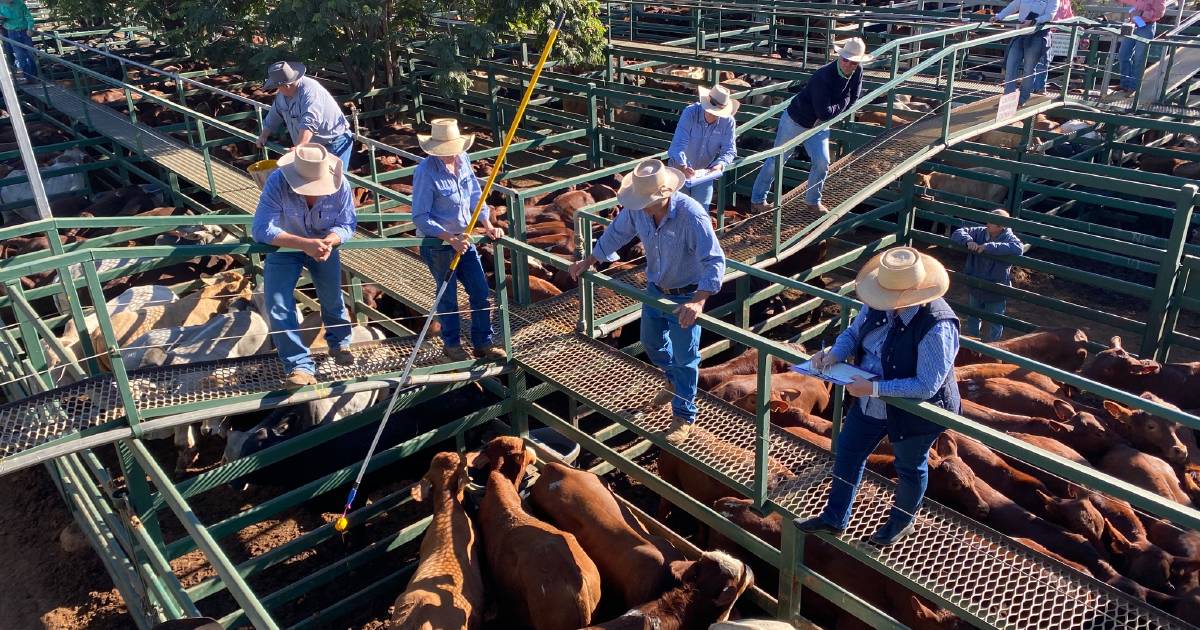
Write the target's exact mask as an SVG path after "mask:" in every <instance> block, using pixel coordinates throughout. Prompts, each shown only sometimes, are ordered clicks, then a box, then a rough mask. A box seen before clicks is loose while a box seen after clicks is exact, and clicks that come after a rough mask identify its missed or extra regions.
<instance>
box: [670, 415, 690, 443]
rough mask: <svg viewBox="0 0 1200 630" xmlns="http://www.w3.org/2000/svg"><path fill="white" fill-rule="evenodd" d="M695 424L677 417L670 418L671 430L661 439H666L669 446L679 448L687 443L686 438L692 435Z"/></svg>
mask: <svg viewBox="0 0 1200 630" xmlns="http://www.w3.org/2000/svg"><path fill="white" fill-rule="evenodd" d="M694 427H695V424H694V423H692V422H688V421H687V420H684V419H683V418H680V417H679V416H675V417H672V418H671V428H670V429H667V430H666V431H665V432H664V435H663V437H664V438H666V440H667V444H670V445H671V446H679V445H680V444H683V443H684V442H686V441H687V439H688V436H690V435H691V434H692V429H693V428H694Z"/></svg>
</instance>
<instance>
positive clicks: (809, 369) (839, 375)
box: [792, 361, 875, 385]
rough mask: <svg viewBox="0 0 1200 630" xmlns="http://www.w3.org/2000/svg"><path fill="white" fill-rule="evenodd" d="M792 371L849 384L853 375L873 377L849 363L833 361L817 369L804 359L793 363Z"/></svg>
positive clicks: (865, 377)
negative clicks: (798, 363)
mask: <svg viewBox="0 0 1200 630" xmlns="http://www.w3.org/2000/svg"><path fill="white" fill-rule="evenodd" d="M792 371H794V372H799V373H801V374H807V375H808V376H812V377H814V378H819V379H821V380H823V381H828V382H830V383H834V384H836V385H849V384H850V383H851V382H853V381H854V377H855V376H860V377H862V378H863V379H865V380H868V381H871V380H874V379H875V375H874V374H872V373H870V372H868V371H866V370H860V369H858V368H856V367H854V366H853V365H850V364H849V363H834V364H833V365H831V366H830V367H828V368H825V369H824V370H818V369H816V368H814V367H813V366H812V361H805V362H804V363H801V364H800V365H793V366H792Z"/></svg>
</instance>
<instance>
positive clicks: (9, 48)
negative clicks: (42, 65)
mask: <svg viewBox="0 0 1200 630" xmlns="http://www.w3.org/2000/svg"><path fill="white" fill-rule="evenodd" d="M0 25H2V26H3V27H4V33H3V34H4V36H5V37H7V38H9V39H11V40H13V41H14V42H16V43H18V44H24V45H26V46H33V30H34V23H33V14H32V13H30V12H29V7H27V6H25V0H0ZM4 53H5V54H7V55H8V56H9V57H11V58H12V60H13V65H14V66H16V69H17V76H16V77H14V78H15V79H16V80H17V81H19V82H25V81H30V80H32V79H33V77H36V76H37V64H36V63H34V60H33V52H32V51H30V50H28V49H25V48H21V47H20V46H13V45H12V44H10V43H8V42H5V43H4Z"/></svg>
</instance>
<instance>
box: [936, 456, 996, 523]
mask: <svg viewBox="0 0 1200 630" xmlns="http://www.w3.org/2000/svg"><path fill="white" fill-rule="evenodd" d="M929 486H930V489H931V490H933V493H934V494H935V495H937V496H938V499H939V500H942V501H953V502H954V503H955V504H957V505H958V507H959V508H960V509H961V510H963V512H965V513H966V514H967V515H968V516H970V517H971V518H974V519H976V520H984V519H986V518H987V517H988V514H989V513H990V511H991V509H990V508H989V506H988V502H987V500H986V499H984V498H983V496H982V495H980V494H979V491H978V490H977V489H976V487H975V473H974V472H973V471H972V470H971V467H970V466H968V465H967V463H966V462H964V461H963V460H962V459H960V458H958V457H957V456H954V455H951V456H947V457H939V458H937V461H936V463H935V462H934V461H933V459H932V458H931V461H930V463H929Z"/></svg>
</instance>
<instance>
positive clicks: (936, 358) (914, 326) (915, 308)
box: [795, 247, 960, 546]
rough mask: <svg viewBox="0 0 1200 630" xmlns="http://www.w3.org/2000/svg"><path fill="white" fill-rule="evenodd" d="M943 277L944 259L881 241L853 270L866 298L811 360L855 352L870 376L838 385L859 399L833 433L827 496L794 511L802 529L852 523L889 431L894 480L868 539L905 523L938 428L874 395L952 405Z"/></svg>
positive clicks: (951, 329)
mask: <svg viewBox="0 0 1200 630" xmlns="http://www.w3.org/2000/svg"><path fill="white" fill-rule="evenodd" d="M949 286H950V279H949V276H948V275H947V274H946V269H945V267H943V266H942V264H941V263H939V262H938V261H937V260H935V259H934V258H933V257H931V256H928V255H926V254H922V253H920V252H918V251H917V250H915V249H913V248H911V247H896V248H893V249H889V250H887V251H885V252H883V253H881V254H879V255H877V256H875V257H874V258H872V259H871V260H870V262H868V263H867V264H866V265H865V266H863V268H862V270H860V271H859V273H858V278H857V288H856V292H857V293H858V297H859V299H860V300H862V302H863V304H864V305H865V307H864V308H863V309H862V311H861V312H860V313H859V314H858V316H857V317H856V318H855V319H854V321H853V322H852V323H851V324H850V326H849V327H848V328H847V329H846V330H845V331H844V332H842V334H840V335H838V338H837V341H835V342H834V344H833V347H831V348H830V349H828V350H822V351H821V352H818V353H817V354H815V355H813V357H812V366H813V367H814V368H816V369H818V370H827V369H829V368H830V367H832V366H833V365H834V364H836V363H838V362H841V361H845V360H847V359H853V360H854V362H855V363H857V364H858V367H859V368H860V369H861V370H864V371H866V372H870V373H871V374H874V375H876V377H875V378H874V379H871V380H867V379H865V378H863V377H861V376H855V377H854V380H853V381H852V382H850V384H848V385H847V386H846V391H848V392H849V393H850V395H852V396H854V397H856V398H858V400H857V401H855V403H854V404H852V405H850V406H849V412H848V413H847V414H846V419H845V422H844V423H843V425H842V430H841V432H840V433H839V434H838V438H837V449H836V455H835V458H834V464H833V483H832V485H831V488H830V492H829V499H828V501H827V503H826V504H825V509H824V510H823V511H822V512H821V514H820V515H819V516H817V517H816V518H811V519H808V520H801V519H796V521H795V523H796V526H797V527H799V528H800V530H801V531H803V532H805V533H816V532H827V533H831V534H840V533H841V532H842V530H844V529H845V528H846V526H847V525H849V524H850V506H851V505H853V503H854V495H855V494H856V493H857V492H858V486H859V484H860V483H861V482H862V474H863V467H864V465H865V464H866V461H867V456H868V455H870V454H871V452H873V451H874V450H875V447H876V446H878V444H879V442H880V441H881V440H882V439H883V438H884V436H887V437H888V439H889V440H890V441H891V443H892V450H893V451H894V452H895V454H896V474H897V476H898V477H899V484H898V486H897V488H896V498H895V503H894V505H893V506H892V511H891V514H890V515H889V518H888V520H887V522H886V523H884V524H883V526H882V527H881V528H880V529H879V530H878V531H876V532H875V533H874V534H872V535H871V542H872V543H874V544H876V545H881V546H882V545H890V544H892V543H894V542H896V541H898V540H900V539H901V538H904V537H905V536H908V535H909V534H911V533H912V532H913V530H914V525H915V516H916V513H917V509H918V508H919V507H920V506H921V500H922V499H923V498H924V496H925V487H926V485H927V482H928V479H929V472H928V471H929V459H928V454H929V447H930V446H931V445H932V444H933V442H934V440H936V439H937V436H938V434H940V433H941V432H942V430H943V427H942V426H941V425H939V424H936V423H934V422H931V421H929V420H926V419H924V418H922V417H920V416H917V415H914V414H911V413H909V412H907V411H904V410H901V409H898V408H896V407H893V406H891V405H888V404H887V403H885V402H884V401H883V400H882V398H881V397H890V398H908V399H912V400H924V401H927V402H930V403H932V404H934V405H937V406H939V407H942V408H943V409H946V410H949V411H953V412H955V413H958V412H959V408H960V405H959V395H958V385H957V383H956V382H955V379H954V356H955V355H956V354H958V317H957V316H956V315H955V314H954V311H952V310H951V309H950V306H949V305H948V304H946V301H945V300H943V299H942V296H943V295H945V294H946V290H947V289H948V288H949Z"/></svg>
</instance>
